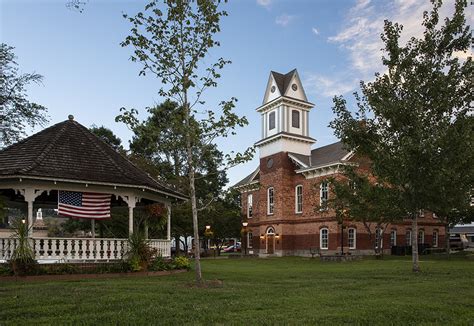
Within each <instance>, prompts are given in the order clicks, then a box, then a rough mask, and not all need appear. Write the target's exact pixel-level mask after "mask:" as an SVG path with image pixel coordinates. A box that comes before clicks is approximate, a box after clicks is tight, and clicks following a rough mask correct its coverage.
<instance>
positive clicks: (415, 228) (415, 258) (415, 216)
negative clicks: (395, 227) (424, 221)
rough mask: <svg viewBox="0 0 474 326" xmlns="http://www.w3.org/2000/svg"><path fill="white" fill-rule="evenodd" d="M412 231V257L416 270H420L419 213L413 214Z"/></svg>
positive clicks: (414, 269)
mask: <svg viewBox="0 0 474 326" xmlns="http://www.w3.org/2000/svg"><path fill="white" fill-rule="evenodd" d="M411 228H412V231H411V252H412V254H411V257H412V261H413V268H412V270H413V271H414V272H419V271H420V264H419V257H418V213H415V214H413V221H412V227H411Z"/></svg>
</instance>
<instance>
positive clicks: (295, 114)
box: [291, 110, 300, 128]
mask: <svg viewBox="0 0 474 326" xmlns="http://www.w3.org/2000/svg"><path fill="white" fill-rule="evenodd" d="M291 126H292V127H293V128H299V127H300V111H298V110H292V111H291Z"/></svg>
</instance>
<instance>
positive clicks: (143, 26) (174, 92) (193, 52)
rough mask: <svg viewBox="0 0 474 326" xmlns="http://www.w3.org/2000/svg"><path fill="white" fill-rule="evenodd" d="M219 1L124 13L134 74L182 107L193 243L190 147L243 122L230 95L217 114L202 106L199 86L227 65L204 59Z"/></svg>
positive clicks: (212, 81)
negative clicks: (152, 81) (150, 78)
mask: <svg viewBox="0 0 474 326" xmlns="http://www.w3.org/2000/svg"><path fill="white" fill-rule="evenodd" d="M220 5H221V3H220V2H218V1H212V0H200V1H196V2H191V1H185V0H178V1H172V0H164V1H163V6H160V5H159V4H158V1H151V2H150V3H149V4H148V5H146V6H145V12H144V13H143V12H140V13H138V14H137V15H135V16H134V17H129V16H127V15H124V17H125V18H127V19H128V20H129V22H130V23H131V24H132V29H131V35H129V36H127V37H126V39H125V40H124V41H123V42H122V46H132V47H133V49H134V53H133V55H132V56H131V60H132V61H139V62H140V63H141V64H142V65H143V67H142V69H141V70H140V75H146V74H147V73H151V74H153V75H155V77H157V78H158V79H159V80H160V81H161V83H162V87H161V88H160V90H159V95H161V96H163V97H165V98H170V99H174V100H175V101H176V102H177V104H178V107H182V108H183V110H184V116H183V118H184V119H183V125H184V128H185V130H184V133H183V136H184V140H185V148H186V164H187V165H188V180H189V193H190V201H191V209H192V217H193V233H194V240H195V242H196V243H199V229H198V227H199V226H198V206H197V201H196V186H195V180H196V177H195V172H196V161H197V159H198V158H197V157H196V155H195V153H194V149H195V148H196V147H199V146H200V145H199V144H210V143H212V142H213V141H214V140H215V139H216V138H219V137H227V136H228V135H230V134H235V129H236V127H238V126H241V127H242V126H244V125H246V124H247V120H246V118H245V117H244V118H241V117H239V116H238V115H236V114H235V113H234V112H233V109H234V107H235V102H236V101H237V100H236V99H235V98H231V99H230V100H228V101H222V102H220V105H219V108H220V110H219V112H218V111H217V110H216V109H214V110H213V109H209V108H206V107H205V101H204V100H203V94H204V92H205V90H206V89H208V88H210V87H216V86H217V80H218V79H219V77H220V70H221V69H222V68H223V67H224V66H226V65H227V64H229V63H230V61H228V60H225V59H223V58H219V59H218V60H217V62H215V63H213V64H210V65H207V62H206V61H205V59H206V58H207V56H208V53H209V51H210V50H211V49H212V48H214V47H217V46H219V45H220V43H219V42H218V41H217V40H216V39H215V34H216V33H218V32H219V31H220V25H219V24H220V19H221V18H222V17H223V16H226V15H227V12H225V11H223V10H220V8H219V7H220ZM161 7H163V8H161ZM198 109H199V111H198ZM198 113H199V117H200V119H195V120H196V121H198V122H199V123H198V125H197V126H195V125H194V124H193V117H196V116H197V114H198ZM249 154H250V152H246V153H244V155H235V156H234V157H231V156H230V155H228V156H226V157H227V159H228V160H227V162H229V163H230V164H235V163H239V162H242V161H244V160H247V159H248V158H249ZM199 254H200V253H199V248H198V246H196V248H195V260H196V264H195V266H196V282H197V283H198V284H201V283H202V274H201V264H200V255H199Z"/></svg>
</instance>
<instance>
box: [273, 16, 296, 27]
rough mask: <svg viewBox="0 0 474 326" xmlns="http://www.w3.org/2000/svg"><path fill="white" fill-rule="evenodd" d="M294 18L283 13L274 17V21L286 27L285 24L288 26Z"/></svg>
mask: <svg viewBox="0 0 474 326" xmlns="http://www.w3.org/2000/svg"><path fill="white" fill-rule="evenodd" d="M294 18H295V16H292V15H287V14H283V15H280V16H278V17H277V18H276V19H275V23H276V24H277V25H280V26H283V27H286V26H288V24H290V23H291V22H292V21H293V19H294Z"/></svg>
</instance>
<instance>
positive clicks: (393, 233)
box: [390, 230, 397, 247]
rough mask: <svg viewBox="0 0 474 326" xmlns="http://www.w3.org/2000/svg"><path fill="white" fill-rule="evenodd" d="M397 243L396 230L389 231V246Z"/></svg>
mask: <svg viewBox="0 0 474 326" xmlns="http://www.w3.org/2000/svg"><path fill="white" fill-rule="evenodd" d="M396 245H397V230H392V231H391V232H390V246H391V247H393V246H396Z"/></svg>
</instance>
